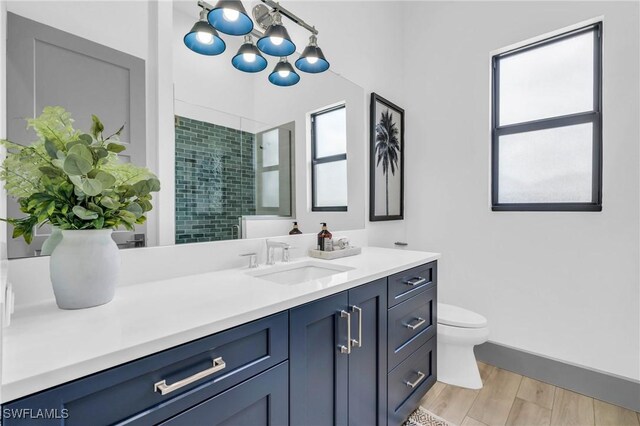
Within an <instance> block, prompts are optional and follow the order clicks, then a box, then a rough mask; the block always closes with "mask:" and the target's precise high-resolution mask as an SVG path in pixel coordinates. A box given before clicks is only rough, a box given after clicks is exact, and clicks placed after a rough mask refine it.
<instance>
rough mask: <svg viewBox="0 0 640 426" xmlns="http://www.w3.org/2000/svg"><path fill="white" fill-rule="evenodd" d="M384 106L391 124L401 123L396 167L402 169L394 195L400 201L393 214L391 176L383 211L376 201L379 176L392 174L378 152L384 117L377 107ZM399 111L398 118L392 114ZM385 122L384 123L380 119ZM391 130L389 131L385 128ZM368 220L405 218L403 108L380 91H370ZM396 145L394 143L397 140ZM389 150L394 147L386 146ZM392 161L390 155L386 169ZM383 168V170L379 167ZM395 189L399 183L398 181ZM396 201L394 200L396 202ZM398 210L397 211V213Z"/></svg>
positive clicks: (386, 182) (398, 169) (399, 170)
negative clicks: (383, 95)
mask: <svg viewBox="0 0 640 426" xmlns="http://www.w3.org/2000/svg"><path fill="white" fill-rule="evenodd" d="M379 106H380V107H382V108H385V107H386V112H387V113H389V112H391V113H392V114H391V117H392V120H387V122H389V121H390V124H391V125H397V123H398V122H399V123H400V129H399V130H398V136H399V141H398V143H397V145H398V147H399V152H398V153H397V160H398V164H397V169H396V172H397V173H399V192H400V193H399V194H396V196H394V199H395V200H397V201H396V202H397V203H399V205H393V206H392V207H394V209H393V211H392V213H391V214H390V210H391V209H389V199H390V197H389V184H388V179H385V185H386V191H385V193H386V194H385V197H386V203H385V211H384V212H380V211H377V203H376V192H378V191H377V189H378V185H380V182H379V181H378V180H379V176H380V173H381V172H382V174H383V175H384V176H385V177H387V178H388V176H389V174H388V173H386V174H385V173H384V171H383V170H384V167H383V165H382V164H378V155H377V151H378V149H377V145H376V144H377V136H378V132H377V130H376V128H377V125H378V124H379V123H381V121H382V112H381V113H380V114H379V115H380V116H378V107H379ZM395 114H397V115H398V116H399V120H398V119H395V118H393V116H394V115H395ZM381 124H382V123H381ZM386 133H388V132H386ZM369 135H370V142H369V220H370V221H371V222H378V221H385V220H403V219H404V109H402V108H400V107H399V106H398V105H396V104H394V103H393V102H390V101H388V100H387V99H385V98H383V97H382V96H380V95H378V94H377V93H371V103H370V115H369ZM394 145H395V144H394ZM386 151H393V149H391V150H386ZM392 163H393V158H391V159H390V162H389V163H388V164H389V165H388V166H387V172H388V171H390V169H393V167H390V165H391V164H392ZM379 169H380V171H378V170H379ZM392 176H395V173H392ZM394 186H395V187H396V190H397V186H398V183H397V182H396V183H395V185H394ZM393 204H395V203H393ZM396 212H397V213H396Z"/></svg>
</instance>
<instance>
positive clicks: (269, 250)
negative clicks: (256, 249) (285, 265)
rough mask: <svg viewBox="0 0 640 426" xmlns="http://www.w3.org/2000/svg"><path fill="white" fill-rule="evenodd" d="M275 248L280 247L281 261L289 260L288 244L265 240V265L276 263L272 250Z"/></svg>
mask: <svg viewBox="0 0 640 426" xmlns="http://www.w3.org/2000/svg"><path fill="white" fill-rule="evenodd" d="M277 248H281V249H282V261H283V262H288V261H289V249H290V248H291V246H290V245H289V244H287V243H283V242H280V241H271V240H267V265H274V264H275V263H276V259H275V253H274V250H275V249H277Z"/></svg>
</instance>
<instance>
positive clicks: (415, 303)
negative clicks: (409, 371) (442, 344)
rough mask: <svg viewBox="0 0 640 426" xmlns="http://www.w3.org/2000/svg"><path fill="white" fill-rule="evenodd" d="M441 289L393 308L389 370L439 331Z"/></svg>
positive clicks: (390, 315) (424, 293)
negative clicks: (438, 292) (437, 327)
mask: <svg viewBox="0 0 640 426" xmlns="http://www.w3.org/2000/svg"><path fill="white" fill-rule="evenodd" d="M437 290H438V287H437V286H434V287H431V288H429V289H428V290H426V291H423V292H422V293H420V294H418V295H416V296H414V297H412V298H411V299H409V300H406V301H404V302H402V303H400V304H399V305H396V306H394V307H393V308H391V309H389V312H388V317H387V318H388V319H387V321H388V326H387V329H388V330H389V342H388V353H387V360H388V363H389V370H392V369H393V368H394V367H395V366H396V365H398V364H400V363H401V362H402V361H403V360H404V359H405V358H407V357H408V356H409V355H411V354H412V353H413V352H414V351H415V350H416V349H418V348H419V347H420V346H422V345H423V344H424V343H425V342H426V341H427V340H429V339H431V338H432V337H433V336H435V334H436V324H437V318H438V316H437V309H438V308H437V305H438V304H437V298H436V296H437Z"/></svg>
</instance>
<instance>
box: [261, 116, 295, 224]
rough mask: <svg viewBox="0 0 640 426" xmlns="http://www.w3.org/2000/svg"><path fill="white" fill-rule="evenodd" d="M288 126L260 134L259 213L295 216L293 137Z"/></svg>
mask: <svg viewBox="0 0 640 426" xmlns="http://www.w3.org/2000/svg"><path fill="white" fill-rule="evenodd" d="M287 127H288V126H286V125H285V126H280V127H277V128H274V129H269V130H266V131H263V132H258V133H257V134H256V155H255V157H256V214H257V215H277V216H291V179H292V178H291V137H292V134H291V133H292V132H291V130H290V129H288V128H287Z"/></svg>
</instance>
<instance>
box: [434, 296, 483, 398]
mask: <svg viewBox="0 0 640 426" xmlns="http://www.w3.org/2000/svg"><path fill="white" fill-rule="evenodd" d="M437 329H438V381H441V382H444V383H448V384H450V385H455V386H460V387H463V388H469V389H481V388H482V379H480V371H479V370H478V364H477V363H476V356H475V354H474V353H473V347H474V346H475V345H479V344H481V343H484V342H486V341H487V339H488V338H489V327H487V319H486V318H485V317H483V316H482V315H480V314H477V313H475V312H472V311H469V310H467V309H463V308H461V307H459V306H453V305H447V304H445V303H438V328H437Z"/></svg>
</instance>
